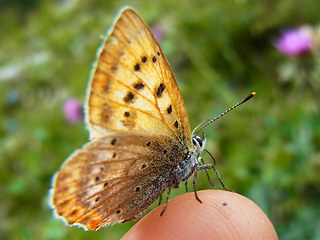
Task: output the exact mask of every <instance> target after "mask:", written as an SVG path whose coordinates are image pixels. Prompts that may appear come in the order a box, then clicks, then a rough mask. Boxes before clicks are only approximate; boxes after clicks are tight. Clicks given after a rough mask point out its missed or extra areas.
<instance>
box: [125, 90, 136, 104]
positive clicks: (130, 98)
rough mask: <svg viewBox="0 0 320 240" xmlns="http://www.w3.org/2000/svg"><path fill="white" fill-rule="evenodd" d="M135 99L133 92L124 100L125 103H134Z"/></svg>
mask: <svg viewBox="0 0 320 240" xmlns="http://www.w3.org/2000/svg"><path fill="white" fill-rule="evenodd" d="M133 99H134V94H133V92H128V94H127V95H126V96H125V97H124V98H123V101H125V102H126V103H129V102H132V101H133Z"/></svg>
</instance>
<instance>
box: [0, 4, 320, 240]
mask: <svg viewBox="0 0 320 240" xmlns="http://www.w3.org/2000/svg"><path fill="white" fill-rule="evenodd" d="M124 4H130V5H131V6H133V8H134V9H136V10H137V12H138V13H139V14H140V15H141V17H142V18H143V19H144V20H145V21H146V22H147V23H148V24H149V25H150V26H154V25H160V26H161V28H162V29H163V32H164V37H163V39H162V41H161V42H160V45H161V47H162V49H163V51H164V53H165V54H166V56H167V58H168V61H169V63H170V65H171V67H172V69H173V71H174V73H175V75H176V78H177V81H178V84H179V86H180V90H181V92H182V95H183V97H184V99H185V104H186V106H187V109H188V113H189V118H190V123H191V127H192V128H194V127H195V126H196V125H197V124H198V123H199V122H201V121H202V120H204V119H206V118H208V117H211V118H212V117H215V116H217V115H219V114H220V113H221V112H223V111H224V110H226V109H227V108H229V107H230V106H232V105H234V104H235V103H237V102H238V101H240V100H241V99H242V98H243V97H245V96H246V95H248V94H249V93H250V92H252V91H256V92H257V96H256V97H255V98H253V100H250V101H249V102H248V103H246V104H245V105H243V106H241V107H240V108H238V109H237V110H235V111H233V112H231V113H229V114H228V115H227V116H225V117H224V118H223V119H221V120H219V121H217V122H215V123H214V124H212V125H211V126H209V127H207V128H206V129H205V132H206V136H207V138H208V144H207V149H208V150H209V151H210V152H211V153H212V154H213V155H214V156H215V158H216V160H217V168H218V170H219V172H220V174H221V176H222V178H223V180H224V183H225V184H226V185H227V186H228V187H229V188H231V189H233V190H235V191H236V192H237V193H240V194H242V195H244V196H246V197H248V198H250V199H252V200H253V201H254V202H255V203H256V204H258V206H260V207H261V208H262V209H263V210H264V212H265V213H266V214H267V215H268V217H269V218H270V220H271V221H272V223H273V224H274V226H275V229H276V231H277V233H278V235H279V238H280V239H320V218H319V216H320V120H319V116H320V115H319V113H320V104H319V96H320V91H319V89H320V88H319V86H320V80H319V78H320V67H319V62H320V57H319V55H320V54H319V48H318V49H314V50H313V52H312V54H310V55H308V56H304V57H300V58H293V57H288V56H286V55H284V54H281V53H279V52H278V51H277V49H276V48H275V47H274V46H273V45H272V41H273V40H274V39H275V38H276V37H278V36H279V35H280V34H281V31H282V30H283V29H285V28H287V27H297V26H299V25H302V24H310V26H312V27H317V26H318V25H319V24H320V21H319V9H320V3H319V1H318V0H309V1H302V0H292V1H285V0H278V1H249V0H234V1H231V0H227V1H226V0H215V1H209V0H198V1H194V0H186V1H183V2H182V1H168V0H164V1H158V2H156V1H146V0H145V1H130V2H129V1H106V0H103V1H102V0H94V1H80V0H78V1H77V0H71V1H67V0H64V1H40V0H32V1H23V0H19V1H18V0H16V1H3V0H2V1H0V114H1V115H0V193H1V194H0V236H1V239H35V238H36V239H69V240H71V239H89V238H92V239H93V238H95V239H119V238H120V237H121V236H123V234H124V233H125V232H126V231H128V229H130V227H131V226H132V225H133V224H134V223H126V224H117V225H114V226H112V227H108V228H104V229H101V230H100V231H98V232H84V231H83V230H82V229H78V228H77V227H65V226H64V224H63V223H62V222H61V221H59V220H57V219H55V218H53V216H52V214H51V210H50V209H49V207H48V199H49V198H48V191H49V189H50V184H51V183H50V182H51V177H52V175H53V174H54V172H56V171H57V170H58V169H59V167H60V164H61V163H62V162H63V160H64V159H65V158H67V156H68V155H69V154H70V153H71V152H72V151H73V150H75V149H76V148H80V147H81V146H82V145H83V144H84V143H86V142H87V139H88V132H87V130H86V126H85V124H84V123H83V122H79V123H77V124H70V123H68V122H67V121H66V119H65V116H64V114H63V103H64V101H65V100H66V99H67V98H70V97H74V98H77V99H79V101H80V102H84V101H85V92H86V86H87V80H88V76H89V73H90V69H91V65H92V63H93V61H94V60H95V56H96V50H97V48H98V46H100V43H101V39H100V35H101V34H104V33H105V32H106V29H108V28H109V27H110V25H111V23H112V19H113V17H114V16H115V15H116V14H117V12H118V9H119V8H120V7H121V6H122V5H124ZM206 159H207V161H210V160H209V159H208V158H206ZM211 174H212V177H213V179H214V180H215V183H217V186H218V187H219V188H220V185H219V184H218V181H217V180H216V178H215V176H214V174H213V172H212V173H211ZM199 178H200V180H199V181H198V189H208V188H211V187H210V185H209V184H208V183H207V180H206V177H205V174H204V173H200V176H199ZM183 192H184V188H180V189H178V190H174V191H173V193H172V195H171V197H174V196H176V195H179V194H182V193H183Z"/></svg>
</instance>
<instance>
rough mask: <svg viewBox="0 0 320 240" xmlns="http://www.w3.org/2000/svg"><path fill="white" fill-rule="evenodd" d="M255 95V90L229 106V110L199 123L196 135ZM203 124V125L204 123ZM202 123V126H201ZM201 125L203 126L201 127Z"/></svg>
mask: <svg viewBox="0 0 320 240" xmlns="http://www.w3.org/2000/svg"><path fill="white" fill-rule="evenodd" d="M254 95H256V93H255V92H252V93H251V94H250V95H248V96H247V97H246V98H245V99H243V100H242V101H241V102H239V103H237V104H236V105H234V106H233V107H231V108H229V109H228V110H227V111H225V112H224V113H221V114H220V115H219V116H218V117H216V118H214V119H211V120H210V121H208V122H207V123H205V124H203V123H201V124H200V125H198V126H197V127H196V128H195V130H193V132H195V133H194V135H197V134H198V133H199V132H200V131H201V130H202V129H203V128H205V127H206V126H208V125H209V124H210V123H212V122H214V121H216V120H218V119H219V118H221V117H223V116H224V115H225V114H227V113H228V112H230V111H231V110H233V109H235V108H236V107H238V106H240V105H241V104H243V103H245V102H247V101H248V100H249V99H251V98H252V97H253V96H254ZM202 124H203V125H202ZM201 125H202V126H201ZM200 126H201V127H200ZM193 132H192V134H193Z"/></svg>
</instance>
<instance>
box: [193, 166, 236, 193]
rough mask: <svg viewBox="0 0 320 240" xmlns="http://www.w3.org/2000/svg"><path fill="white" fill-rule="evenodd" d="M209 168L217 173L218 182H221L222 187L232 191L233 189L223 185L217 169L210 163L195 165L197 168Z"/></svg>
mask: <svg viewBox="0 0 320 240" xmlns="http://www.w3.org/2000/svg"><path fill="white" fill-rule="evenodd" d="M209 168H212V169H213V170H214V171H215V173H216V175H217V178H218V180H219V182H220V183H221V185H222V187H223V188H224V190H227V191H230V192H233V190H230V189H228V188H227V187H226V186H225V185H224V183H223V182H222V179H221V177H220V174H219V172H218V170H217V169H216V168H215V167H214V165H212V164H205V165H202V166H197V170H202V169H209Z"/></svg>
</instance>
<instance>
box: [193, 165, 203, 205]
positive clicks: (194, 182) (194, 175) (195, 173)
mask: <svg viewBox="0 0 320 240" xmlns="http://www.w3.org/2000/svg"><path fill="white" fill-rule="evenodd" d="M193 171H194V174H193V188H194V195H195V197H196V199H197V200H198V201H199V202H200V203H202V201H201V200H200V198H199V196H198V193H197V185H196V183H197V177H198V173H197V172H198V164H197V163H196V164H195V165H194V166H193Z"/></svg>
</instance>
